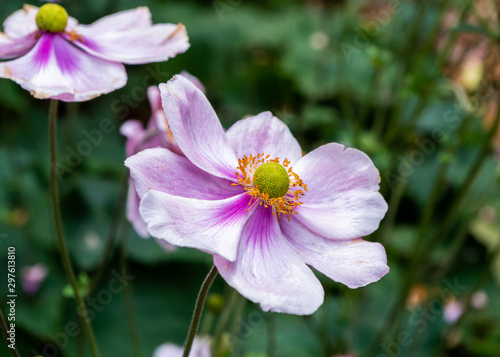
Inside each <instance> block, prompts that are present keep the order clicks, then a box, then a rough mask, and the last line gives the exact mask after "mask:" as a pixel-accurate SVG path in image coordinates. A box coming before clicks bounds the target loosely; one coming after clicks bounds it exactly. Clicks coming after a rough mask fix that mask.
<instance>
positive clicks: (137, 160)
mask: <svg viewBox="0 0 500 357" xmlns="http://www.w3.org/2000/svg"><path fill="white" fill-rule="evenodd" d="M125 166H126V167H128V168H129V169H130V175H131V177H132V179H133V180H134V185H135V188H136V190H137V193H138V194H139V197H141V198H142V197H143V196H144V195H145V194H146V193H147V192H148V191H149V190H157V191H162V192H166V193H169V194H171V195H176V196H181V197H191V198H197V199H201V200H220V199H225V198H228V197H232V196H235V195H238V194H240V193H242V192H244V190H243V188H241V186H232V185H231V182H230V181H228V180H225V179H221V178H219V177H216V176H213V175H211V174H209V173H207V172H205V171H203V170H201V169H200V168H198V167H197V166H195V165H193V164H192V163H191V162H190V161H189V160H188V159H187V158H185V157H183V156H179V155H177V154H175V153H173V152H171V151H169V150H167V149H164V148H154V149H146V150H143V151H141V152H139V153H138V154H136V155H133V156H131V157H129V158H128V159H127V160H125ZM249 197H250V196H249Z"/></svg>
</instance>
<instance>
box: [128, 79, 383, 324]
mask: <svg viewBox="0 0 500 357" xmlns="http://www.w3.org/2000/svg"><path fill="white" fill-rule="evenodd" d="M160 90H161V94H162V102H163V108H164V109H165V116H166V118H167V119H168V123H169V126H170V130H171V131H172V135H173V137H174V139H175V141H176V143H177V145H178V146H179V148H180V150H181V151H182V153H183V154H184V155H185V157H182V156H179V155H177V154H175V153H173V152H171V151H169V150H166V149H162V148H155V149H148V150H144V151H142V152H140V153H138V154H136V155H134V156H132V157H130V158H128V159H127V160H126V161H125V165H126V166H127V167H129V168H130V172H131V176H132V179H133V180H134V184H135V188H136V190H137V193H138V194H139V197H140V198H141V203H140V214H141V216H142V218H143V219H144V221H145V222H146V224H147V229H148V232H149V233H150V234H151V235H152V236H154V237H156V238H160V239H164V240H166V241H167V242H169V243H171V244H174V245H178V246H185V247H192V248H197V249H200V250H203V251H205V252H208V253H210V254H213V257H214V264H215V265H216V266H217V269H218V271H219V273H220V274H221V276H222V277H223V278H224V279H225V280H226V282H227V283H228V284H229V285H231V286H232V287H233V288H235V289H236V290H238V291H239V292H240V293H241V294H242V295H243V296H245V297H246V298H248V299H249V300H251V301H254V302H257V303H260V306H261V307H262V309H263V310H266V311H267V310H272V311H278V312H286V313H292V314H298V315H303V314H311V313H313V312H314V311H316V309H318V307H319V306H320V305H321V304H322V303H323V298H324V291H323V288H322V286H321V283H320V282H319V280H318V279H317V278H316V276H315V275H314V273H313V272H312V270H311V269H310V268H309V267H308V266H307V265H310V266H312V267H313V268H315V269H316V270H319V271H320V272H322V273H323V274H325V275H326V276H328V277H329V278H331V279H333V280H335V281H338V282H341V283H343V284H345V285H347V286H348V287H350V288H357V287H360V286H364V285H366V284H369V283H371V282H374V281H377V280H379V279H380V278H381V277H382V276H384V275H385V274H386V273H387V272H388V271H389V268H388V266H387V258H386V254H385V250H384V248H383V247H382V245H380V244H379V243H372V242H367V241H364V240H362V239H361V237H362V236H365V235H368V234H370V233H372V232H373V231H375V230H376V229H377V228H378V226H379V223H380V220H381V219H382V218H383V216H384V215H385V213H386V211H387V204H386V202H385V201H384V199H383V197H382V196H381V195H380V193H379V192H378V190H379V182H380V176H379V173H378V171H377V169H376V168H375V166H374V165H373V163H372V161H371V160H370V159H369V158H368V156H366V155H365V154H364V153H362V152H361V151H358V150H356V149H346V148H345V147H344V146H343V145H339V144H334V143H332V144H327V145H324V146H321V147H319V148H317V149H316V150H314V151H312V152H311V153H309V154H307V155H306V156H304V157H302V150H301V148H300V146H299V144H298V142H297V140H296V139H295V138H294V137H293V136H292V134H291V132H290V130H289V129H288V127H287V126H286V125H285V124H284V123H283V122H281V121H280V120H279V119H277V118H276V117H274V116H273V115H272V114H271V113H270V112H264V113H261V114H259V115H257V116H254V117H249V118H246V119H243V120H240V121H238V122H237V123H236V124H234V125H233V126H232V127H231V128H230V129H229V130H228V131H227V132H224V130H223V129H222V126H221V124H220V122H219V120H218V118H217V115H216V114H215V112H214V110H213V108H212V107H211V105H210V103H209V102H208V100H207V98H206V97H205V96H204V94H203V93H202V92H201V91H200V90H199V89H198V88H196V87H195V86H194V85H193V84H192V83H191V82H190V81H188V80H187V79H185V78H183V77H182V76H176V77H174V78H173V79H172V80H170V81H169V82H168V83H166V84H162V85H160Z"/></svg>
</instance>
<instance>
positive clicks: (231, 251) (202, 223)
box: [139, 190, 254, 261]
mask: <svg viewBox="0 0 500 357" xmlns="http://www.w3.org/2000/svg"><path fill="white" fill-rule="evenodd" d="M249 200H250V196H248V195H247V194H246V193H242V194H240V195H238V196H233V197H230V198H227V199H223V200H210V201H209V200H200V199H195V198H185V197H179V196H172V195H169V194H167V193H164V192H160V191H155V190H150V191H148V192H147V193H146V194H145V195H144V196H143V197H142V200H141V205H140V208H139V211H140V213H141V216H142V218H143V219H144V221H145V222H146V224H147V226H148V232H149V234H150V235H151V236H153V237H155V238H158V239H163V240H165V241H167V242H168V243H170V244H173V245H176V246H180V247H190V248H197V249H200V250H202V251H205V252H207V253H210V254H217V255H220V256H222V257H224V258H225V259H227V260H228V261H234V259H236V253H237V249H238V243H239V240H240V237H241V231H242V229H243V226H244V225H245V223H246V221H247V219H248V217H249V216H250V215H251V214H252V211H253V209H254V207H249V206H248V203H249Z"/></svg>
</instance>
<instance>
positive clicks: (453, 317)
mask: <svg viewBox="0 0 500 357" xmlns="http://www.w3.org/2000/svg"><path fill="white" fill-rule="evenodd" d="M463 313H464V306H463V304H462V303H461V302H460V301H457V300H456V299H454V298H453V299H451V300H449V301H447V302H446V303H445V305H444V310H443V319H444V321H446V322H447V323H448V324H450V325H453V324H454V323H455V322H457V321H458V319H459V318H460V316H462V314H463Z"/></svg>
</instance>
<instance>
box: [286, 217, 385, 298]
mask: <svg viewBox="0 0 500 357" xmlns="http://www.w3.org/2000/svg"><path fill="white" fill-rule="evenodd" d="M280 225H281V231H282V232H283V235H284V236H285V237H286V238H287V239H288V241H289V242H290V243H292V245H293V246H294V247H295V249H296V250H297V251H298V252H299V253H300V256H301V257H302V259H303V260H304V262H306V263H307V264H309V265H310V266H312V267H314V268H315V269H317V270H318V271H320V272H322V273H323V274H325V275H326V276H328V277H329V278H330V279H332V280H335V281H337V282H339V283H342V284H344V285H346V286H348V287H349V288H351V289H354V288H359V287H361V286H365V285H367V284H370V283H373V282H375V281H377V280H380V278H382V277H383V276H384V275H385V274H387V273H388V272H389V267H388V266H387V255H386V253H385V249H384V247H383V246H382V245H381V244H379V243H373V242H367V241H364V240H362V239H354V240H350V241H348V240H342V241H338V240H332V239H326V238H323V237H321V236H319V235H317V234H316V233H314V232H312V231H311V230H310V229H308V228H307V227H305V226H304V225H303V224H302V223H300V222H298V221H297V220H296V219H295V218H292V219H291V220H290V221H288V220H282V221H281V223H280Z"/></svg>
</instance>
